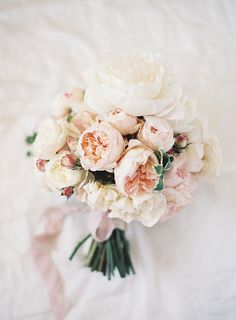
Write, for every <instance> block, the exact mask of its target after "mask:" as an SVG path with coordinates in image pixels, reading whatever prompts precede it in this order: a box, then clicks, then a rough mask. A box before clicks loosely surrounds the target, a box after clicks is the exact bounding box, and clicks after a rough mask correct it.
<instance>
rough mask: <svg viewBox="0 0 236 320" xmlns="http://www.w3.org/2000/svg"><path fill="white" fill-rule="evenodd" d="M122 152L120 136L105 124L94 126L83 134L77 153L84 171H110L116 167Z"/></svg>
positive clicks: (122, 142)
mask: <svg viewBox="0 0 236 320" xmlns="http://www.w3.org/2000/svg"><path fill="white" fill-rule="evenodd" d="M123 150H124V141H123V138H122V135H121V134H120V133H119V131H117V130H116V129H115V128H113V127H112V126H111V125H109V124H108V123H105V122H101V123H99V124H94V125H93V126H91V127H89V128H88V129H87V130H85V131H84V132H83V134H82V135H81V137H80V139H79V143H78V153H79V155H80V160H81V164H82V166H83V168H84V169H89V170H92V171H97V170H108V171H109V170H111V169H113V168H114V167H116V165H117V161H118V160H119V159H120V157H121V154H122V152H123Z"/></svg>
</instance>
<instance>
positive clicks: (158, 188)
mask: <svg viewBox="0 0 236 320" xmlns="http://www.w3.org/2000/svg"><path fill="white" fill-rule="evenodd" d="M163 189H164V176H163V174H162V175H161V176H160V179H159V182H158V184H157V185H156V188H155V189H154V190H155V191H161V190H163Z"/></svg>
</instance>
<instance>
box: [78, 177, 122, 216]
mask: <svg viewBox="0 0 236 320" xmlns="http://www.w3.org/2000/svg"><path fill="white" fill-rule="evenodd" d="M77 197H78V200H79V201H81V202H85V203H87V204H88V205H89V206H90V207H92V208H96V209H101V210H103V211H106V210H108V209H109V208H110V207H111V205H112V204H113V203H114V202H116V201H117V200H118V199H119V198H120V194H119V192H118V191H117V189H116V187H115V185H112V184H107V185H102V184H101V183H99V182H97V181H95V182H90V183H87V184H86V185H84V187H83V188H82V189H80V190H78V193H77Z"/></svg>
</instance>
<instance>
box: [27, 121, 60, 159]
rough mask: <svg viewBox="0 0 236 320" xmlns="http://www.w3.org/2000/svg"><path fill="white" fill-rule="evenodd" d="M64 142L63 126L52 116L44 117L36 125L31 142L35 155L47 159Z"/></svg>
mask: <svg viewBox="0 0 236 320" xmlns="http://www.w3.org/2000/svg"><path fill="white" fill-rule="evenodd" d="M65 143H66V133H65V130H64V129H63V127H62V126H61V125H60V124H59V123H57V122H56V121H55V120H54V119H52V118H46V119H44V120H43V121H42V122H41V123H40V124H39V127H38V134H37V137H36V139H35V142H34V144H33V153H34V155H35V157H37V158H39V159H43V160H49V159H50V158H52V157H53V156H54V155H55V154H56V152H57V151H58V150H59V149H61V148H62V147H63V145H64V144H65Z"/></svg>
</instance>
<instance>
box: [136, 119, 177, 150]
mask: <svg viewBox="0 0 236 320" xmlns="http://www.w3.org/2000/svg"><path fill="white" fill-rule="evenodd" d="M144 119H145V123H144V125H143V127H142V128H141V129H140V130H139V132H138V139H139V140H140V141H142V142H143V143H144V144H146V145H147V146H148V147H149V148H151V149H152V150H154V151H158V150H160V149H161V150H163V151H168V150H170V149H171V147H172V146H173V144H174V135H173V130H172V128H171V126H170V125H169V123H168V122H167V121H166V120H165V119H162V118H158V117H156V116H146V117H144Z"/></svg>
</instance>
